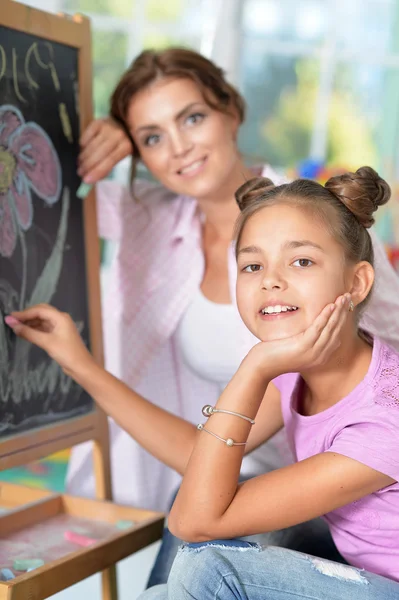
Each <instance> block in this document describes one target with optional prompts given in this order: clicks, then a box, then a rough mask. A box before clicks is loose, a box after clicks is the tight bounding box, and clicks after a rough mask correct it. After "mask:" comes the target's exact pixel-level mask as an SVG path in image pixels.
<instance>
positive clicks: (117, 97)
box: [110, 48, 245, 183]
mask: <svg viewBox="0 0 399 600" xmlns="http://www.w3.org/2000/svg"><path fill="white" fill-rule="evenodd" d="M165 77H171V78H180V79H183V78H187V79H191V80H192V81H194V83H196V84H197V85H198V86H199V88H200V89H201V91H202V94H203V96H204V100H205V102H206V103H207V104H208V105H209V106H210V107H211V108H213V109H215V110H218V111H220V112H224V113H227V114H233V115H236V116H238V119H239V121H240V123H242V122H243V121H244V118H245V102H244V100H243V98H242V97H241V95H240V94H239V93H238V91H237V90H236V89H235V88H234V87H233V86H232V85H230V84H229V83H228V82H227V81H226V79H225V76H224V73H223V70H222V69H220V68H219V67H217V66H216V65H215V64H214V63H213V62H211V61H210V60H208V59H207V58H205V57H204V56H202V55H201V54H198V52H194V51H193V50H188V49H186V48H167V49H165V50H145V51H144V52H142V53H141V54H140V55H139V56H138V57H137V58H136V59H135V60H134V61H133V63H132V64H131V66H130V67H129V68H128V70H127V71H126V72H125V73H124V75H123V76H122V78H121V79H120V81H119V83H118V85H117V86H116V88H115V91H114V93H113V94H112V97H111V110H110V114H111V117H113V119H115V121H117V122H118V123H119V124H120V125H122V127H123V128H124V130H125V132H126V134H127V135H128V136H129V138H130V140H131V141H132V143H133V153H132V170H131V182H132V183H133V181H134V177H135V174H136V168H137V162H138V160H139V158H140V154H139V152H138V149H137V147H136V146H135V144H134V141H133V140H132V136H131V134H130V132H129V129H128V127H127V124H126V119H127V113H128V110H129V105H130V102H131V100H132V98H133V96H134V95H135V94H137V93H138V92H140V91H141V90H143V89H145V88H146V87H147V86H149V85H150V84H151V83H153V82H154V81H156V80H158V79H162V78H165Z"/></svg>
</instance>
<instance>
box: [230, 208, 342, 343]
mask: <svg viewBox="0 0 399 600" xmlns="http://www.w3.org/2000/svg"><path fill="white" fill-rule="evenodd" d="M237 263H238V278H237V303H238V308H239V311H240V314H241V317H242V319H243V321H244V323H245V324H246V326H247V327H248V329H250V331H251V332H252V333H253V334H254V335H255V336H256V337H257V338H259V339H260V340H262V341H271V340H277V339H283V338H287V337H290V336H293V335H296V334H298V333H300V332H302V331H304V330H305V329H306V328H307V327H308V326H309V325H310V324H311V323H312V322H313V321H314V320H315V318H316V317H317V315H318V314H319V313H320V312H321V311H322V309H323V308H324V307H325V306H326V305H327V304H329V303H331V302H334V301H335V300H336V298H337V297H338V296H339V295H340V294H343V293H345V292H346V291H348V280H349V278H350V274H351V272H352V270H351V267H350V266H347V265H346V262H345V257H344V252H343V249H342V247H341V245H340V244H339V243H338V242H337V241H336V240H335V239H334V237H333V236H332V235H331V234H330V232H329V231H328V228H327V227H326V225H325V224H323V222H322V221H321V220H320V219H317V218H316V217H315V216H314V215H312V213H311V212H310V211H309V210H305V209H304V208H303V207H299V206H294V205H291V204H284V203H277V204H273V205H270V206H266V207H265V208H262V209H261V210H259V211H258V212H256V213H255V214H254V215H252V216H251V217H249V219H248V221H247V222H246V223H245V226H244V229H243V231H242V235H241V238H240V242H239V248H238V258H237Z"/></svg>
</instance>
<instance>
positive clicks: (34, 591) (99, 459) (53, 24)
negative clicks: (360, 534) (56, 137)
mask: <svg viewBox="0 0 399 600" xmlns="http://www.w3.org/2000/svg"><path fill="white" fill-rule="evenodd" d="M0 25H1V26H4V27H7V28H9V29H12V30H16V31H20V32H24V33H29V34H32V35H36V36H39V37H42V38H43V39H45V40H47V41H49V42H58V43H60V44H65V45H66V46H71V47H74V48H76V49H78V52H79V59H78V80H79V88H80V89H79V92H80V93H79V113H80V128H81V131H82V130H84V128H85V127H86V126H87V125H88V124H89V122H90V121H91V119H92V69H91V34H90V23H89V20H88V19H87V18H84V17H83V16H80V15H76V16H74V17H73V18H67V17H61V16H55V15H50V14H47V13H45V12H42V11H39V10H34V9H32V8H30V7H27V6H25V5H22V4H18V3H17V2H15V1H14V0H1V14H0ZM0 44H1V40H0ZM96 222H97V221H96V203H95V194H94V192H91V193H90V194H89V195H88V196H87V197H86V199H85V200H84V233H85V249H86V264H87V294H88V305H89V329H90V342H91V350H92V353H93V355H94V356H95V358H96V359H97V361H98V362H99V363H102V362H103V348H102V332H101V306H100V282H99V264H100V260H99V243H98V236H97V227H96ZM88 440H92V441H93V442H94V471H95V481H96V497H97V500H86V499H80V498H73V497H71V496H67V495H53V494H51V493H48V492H38V491H37V490H30V489H29V488H25V487H22V486H14V485H11V484H1V483H0V504H1V503H3V504H5V505H8V506H9V507H10V511H9V512H7V513H6V514H5V515H3V516H0V544H1V537H2V536H5V535H8V534H10V533H12V532H14V531H18V530H21V529H23V528H24V527H28V526H30V525H32V524H34V523H38V522H41V521H43V520H45V519H47V518H49V517H52V516H55V515H57V514H61V513H62V514H64V513H67V514H69V515H77V516H81V517H87V518H93V515H96V516H98V517H99V519H102V520H104V521H109V522H110V523H114V522H115V521H116V520H118V519H125V520H131V521H134V525H132V527H130V528H128V529H126V530H124V531H115V535H112V536H110V537H108V538H106V539H104V540H102V541H100V542H99V543H98V544H94V546H91V547H89V548H82V549H80V550H77V551H76V552H73V553H71V554H68V555H67V556H65V557H63V558H60V559H58V560H55V561H51V562H49V563H48V564H45V565H44V566H43V567H41V568H39V569H37V570H35V571H32V572H30V573H26V574H22V575H19V576H18V577H16V578H15V579H12V580H10V581H7V582H5V583H3V582H0V600H22V599H23V600H26V599H27V598H29V599H31V600H37V599H39V598H46V597H48V596H49V595H52V594H54V593H56V592H58V591H60V590H62V589H64V588H66V587H68V586H69V585H72V584H74V583H76V582H78V581H81V580H82V579H84V578H86V577H88V576H89V575H91V574H93V573H95V572H98V571H99V570H102V569H106V570H103V573H102V583H103V600H116V599H117V585H116V571H115V563H116V562H117V561H118V560H121V559H122V558H125V557H126V556H128V555H130V554H131V553H132V552H134V551H136V550H138V549H140V548H142V547H144V546H146V545H148V544H149V543H152V542H154V541H155V540H157V539H159V537H160V536H161V534H162V524H163V515H161V514H158V513H153V512H150V511H142V510H137V509H132V508H128V507H121V506H117V505H114V504H112V503H110V502H109V501H110V500H111V469H110V456H109V436H108V423H107V418H106V416H105V414H104V413H103V412H102V411H101V410H99V409H95V410H93V411H92V412H91V413H90V414H87V415H85V416H82V417H78V418H74V419H70V420H68V421H64V422H60V423H57V424H55V425H49V426H45V427H41V428H38V429H36V430H32V431H29V432H27V433H23V434H19V435H16V436H12V437H10V438H0V470H5V469H9V468H12V467H16V466H21V465H24V464H26V463H28V462H31V461H34V460H37V459H40V458H44V457H46V456H48V455H49V454H52V453H54V452H57V451H59V450H63V449H66V448H70V447H71V446H74V445H76V444H79V443H81V442H84V441H88ZM103 501H106V502H103ZM0 567H1V565H0Z"/></svg>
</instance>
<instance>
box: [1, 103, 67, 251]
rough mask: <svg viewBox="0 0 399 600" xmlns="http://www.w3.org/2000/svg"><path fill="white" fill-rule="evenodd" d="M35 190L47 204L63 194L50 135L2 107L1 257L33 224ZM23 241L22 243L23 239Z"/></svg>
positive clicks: (11, 248) (8, 107)
mask: <svg viewBox="0 0 399 600" xmlns="http://www.w3.org/2000/svg"><path fill="white" fill-rule="evenodd" d="M32 190H33V192H34V193H35V194H36V195H37V196H38V197H39V198H42V199H43V200H44V201H45V202H46V203H47V204H49V205H51V204H54V203H55V202H57V200H58V198H59V196H60V192H61V166H60V162H59V159H58V155H57V153H56V151H55V149H54V146H53V144H52V142H51V140H50V138H49V136H48V135H47V133H46V132H45V131H44V130H43V129H42V128H41V127H40V126H39V125H37V123H34V122H32V121H29V122H25V119H24V117H23V115H22V113H21V112H20V111H19V110H18V109H17V108H16V107H15V106H11V105H2V106H0V255H2V256H4V257H8V258H9V257H11V256H12V254H13V252H14V250H15V246H16V243H17V239H18V237H21V235H20V234H21V233H22V231H27V230H28V229H29V227H30V226H31V225H32V220H33V202H32ZM21 241H22V240H21Z"/></svg>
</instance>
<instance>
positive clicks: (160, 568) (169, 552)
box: [147, 519, 345, 588]
mask: <svg viewBox="0 0 399 600" xmlns="http://www.w3.org/2000/svg"><path fill="white" fill-rule="evenodd" d="M243 539H245V540H247V541H251V542H257V543H259V544H260V545H261V546H279V547H281V548H290V549H291V550H297V551H298V552H304V553H305V554H313V555H315V556H319V557H321V558H328V559H329V560H334V561H336V562H345V561H344V560H343V558H342V557H341V555H340V554H339V552H338V550H337V548H336V547H335V544H334V541H333V539H332V537H331V534H330V530H329V528H328V525H327V523H326V522H325V521H323V519H314V520H312V521H309V522H307V523H301V524H300V525H296V526H295V527H289V528H287V529H281V530H280V531H271V532H270V533H262V534H259V535H254V536H251V537H247V538H243ZM182 543H183V542H182V540H180V539H178V538H177V537H175V536H174V535H172V534H171V533H170V531H169V529H168V528H167V527H165V529H164V532H163V536H162V543H161V548H160V550H159V552H158V555H157V557H156V559H155V563H154V566H153V567H152V570H151V573H150V577H149V579H148V582H147V588H150V587H152V586H154V585H159V584H160V583H166V582H167V581H168V577H169V573H170V570H171V568H172V565H173V561H174V560H175V557H176V554H177V551H178V549H179V547H180V546H181V544H182Z"/></svg>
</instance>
